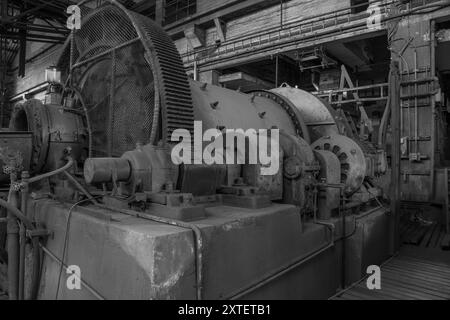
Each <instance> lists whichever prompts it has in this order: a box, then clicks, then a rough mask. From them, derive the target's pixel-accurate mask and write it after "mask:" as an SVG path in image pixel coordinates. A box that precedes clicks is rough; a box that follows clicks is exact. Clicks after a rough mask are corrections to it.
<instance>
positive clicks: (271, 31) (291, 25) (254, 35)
mask: <svg viewBox="0 0 450 320" xmlns="http://www.w3.org/2000/svg"><path fill="white" fill-rule="evenodd" d="M376 3H379V4H381V5H382V6H383V8H386V7H387V6H389V5H391V4H394V3H395V1H390V2H386V1H383V0H375V1H371V2H369V5H370V4H376ZM359 6H361V5H356V6H350V7H346V8H343V9H339V10H336V11H333V12H331V13H329V12H327V13H323V14H319V15H315V16H312V17H308V18H307V19H306V22H305V20H300V19H299V20H295V21H291V22H289V23H286V24H284V25H283V26H277V27H271V28H267V29H264V30H262V31H257V32H254V33H250V34H246V35H245V36H244V37H236V38H232V39H230V40H229V41H226V42H224V43H222V44H221V47H220V48H223V47H227V46H228V47H229V46H230V45H236V44H237V43H239V42H241V43H244V42H246V41H250V43H253V41H251V40H254V39H255V38H261V37H263V36H266V37H267V36H269V38H270V35H269V34H272V35H273V34H275V33H281V32H287V31H288V30H289V29H292V28H299V27H300V30H302V29H303V28H304V27H305V26H307V25H314V23H320V24H324V19H320V18H323V17H326V20H328V21H329V20H336V19H338V18H339V17H343V16H347V17H350V16H353V17H355V18H359V17H367V16H368V14H367V13H365V12H363V13H359V14H351V13H348V11H349V10H351V9H353V8H356V7H359ZM354 20H355V21H356V20H357V19H354ZM349 21H350V19H347V22H349ZM299 23H300V24H299ZM335 25H337V24H335ZM311 28H312V27H311ZM301 33H302V32H301ZM212 48H214V45H210V46H207V47H205V48H202V49H201V50H197V51H188V52H186V53H184V54H182V55H181V57H182V58H185V57H189V56H192V55H196V54H201V53H204V52H208V51H209V50H211V49H212Z"/></svg>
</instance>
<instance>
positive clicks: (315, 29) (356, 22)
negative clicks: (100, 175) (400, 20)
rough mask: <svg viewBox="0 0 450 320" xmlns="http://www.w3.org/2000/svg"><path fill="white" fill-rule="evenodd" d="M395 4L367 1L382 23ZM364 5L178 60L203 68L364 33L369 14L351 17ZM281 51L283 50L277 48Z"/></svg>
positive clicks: (418, 1)
mask: <svg viewBox="0 0 450 320" xmlns="http://www.w3.org/2000/svg"><path fill="white" fill-rule="evenodd" d="M436 2H439V0H413V1H412V2H411V3H408V4H406V5H403V6H402V7H401V9H402V10H412V9H417V8H420V7H424V6H426V5H429V4H431V3H436ZM394 4H396V5H398V1H394V0H375V1H369V5H371V6H375V5H376V6H378V8H379V9H380V13H379V14H380V15H381V20H382V21H384V20H385V18H386V17H387V16H388V13H389V10H390V8H391V6H392V5H394ZM364 5H366V6H367V3H366V4H359V5H355V6H349V7H347V8H343V9H339V10H336V11H334V12H330V13H325V14H320V15H316V16H313V17H308V18H306V19H299V20H296V21H291V22H289V23H286V24H284V25H282V26H278V27H271V28H267V29H264V30H259V31H256V32H253V33H247V34H245V35H243V36H240V37H235V38H231V39H228V40H227V41H226V42H224V43H221V44H220V45H209V46H207V47H205V48H201V49H197V50H193V51H188V52H186V53H184V54H182V55H181V56H182V59H183V62H184V64H185V65H186V66H189V65H192V64H197V65H202V64H206V63H209V62H214V61H217V60H221V59H226V58H233V57H234V56H237V55H240V54H247V53H251V52H256V51H258V50H264V49H266V48H270V47H271V46H273V47H278V46H284V44H285V43H298V42H299V41H307V40H310V39H311V40H317V39H320V37H322V38H325V37H327V36H330V35H332V34H335V33H341V32H343V31H347V32H352V31H361V32H363V31H367V30H368V27H367V19H368V18H369V13H367V12H362V13H357V14H354V13H352V10H353V9H356V8H358V7H361V6H364ZM380 27H381V29H385V28H386V24H385V23H384V22H382V24H381V26H380ZM369 31H370V30H369ZM280 49H283V48H281V47H280Z"/></svg>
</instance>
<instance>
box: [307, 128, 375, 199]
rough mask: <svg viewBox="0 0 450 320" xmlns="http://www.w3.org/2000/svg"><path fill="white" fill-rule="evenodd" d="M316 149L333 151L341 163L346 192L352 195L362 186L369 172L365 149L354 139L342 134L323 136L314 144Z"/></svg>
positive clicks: (342, 180)
mask: <svg viewBox="0 0 450 320" xmlns="http://www.w3.org/2000/svg"><path fill="white" fill-rule="evenodd" d="M312 148H313V149H314V150H326V151H331V152H333V153H334V154H336V155H337V157H338V159H339V161H340V163H341V182H342V183H344V184H345V189H344V192H345V193H346V195H352V194H354V193H355V192H356V191H358V190H359V188H360V187H361V185H362V183H363V181H364V177H365V176H366V173H367V163H366V158H365V155H364V152H363V150H362V149H361V147H360V146H359V145H358V143H356V142H355V141H354V140H352V139H350V138H347V137H345V136H342V135H332V136H327V137H323V138H321V139H319V140H317V141H316V142H315V143H313V144H312Z"/></svg>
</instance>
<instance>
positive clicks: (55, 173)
mask: <svg viewBox="0 0 450 320" xmlns="http://www.w3.org/2000/svg"><path fill="white" fill-rule="evenodd" d="M73 164H74V161H73V159H72V157H67V163H66V165H65V166H63V167H61V168H59V169H56V170H54V171H52V172H49V173H45V174H42V175H40V176H36V177H33V178H30V180H29V181H28V183H30V184H31V183H35V182H38V181H41V180H43V179H46V178H50V177H53V176H56V175H58V174H60V173H63V172H64V171H66V170H69V169H70V168H71V167H72V166H73Z"/></svg>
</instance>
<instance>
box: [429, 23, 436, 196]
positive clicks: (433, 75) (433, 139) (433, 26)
mask: <svg viewBox="0 0 450 320" xmlns="http://www.w3.org/2000/svg"><path fill="white" fill-rule="evenodd" d="M435 33H436V21H434V20H432V21H431V26H430V39H431V40H430V46H431V47H430V51H431V54H430V55H431V57H430V58H431V63H430V69H431V70H430V71H431V75H430V77H431V78H432V79H434V78H436V36H435ZM435 149H436V97H435V96H431V155H430V156H431V168H430V171H431V174H430V185H431V193H430V195H431V198H432V197H433V195H434V191H435V180H436V178H435V171H434V169H435V164H436V153H435ZM430 200H432V199H430Z"/></svg>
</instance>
